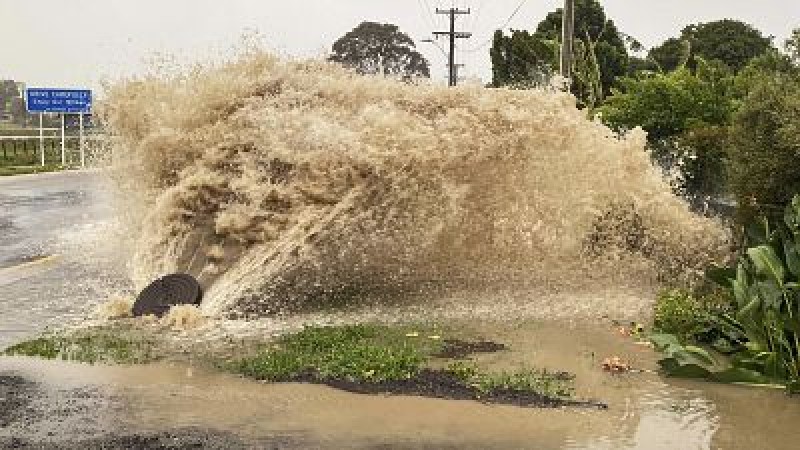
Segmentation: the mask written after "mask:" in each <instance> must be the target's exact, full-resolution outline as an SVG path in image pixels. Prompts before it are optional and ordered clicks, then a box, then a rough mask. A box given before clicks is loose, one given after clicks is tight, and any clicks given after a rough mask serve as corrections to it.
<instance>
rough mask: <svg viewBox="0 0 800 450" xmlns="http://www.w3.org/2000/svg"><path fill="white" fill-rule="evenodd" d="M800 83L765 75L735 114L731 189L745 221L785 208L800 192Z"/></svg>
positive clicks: (731, 146) (791, 79) (730, 151)
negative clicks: (748, 218)
mask: <svg viewBox="0 0 800 450" xmlns="http://www.w3.org/2000/svg"><path fill="white" fill-rule="evenodd" d="M799 133H800V80H798V79H797V78H796V77H794V76H790V75H786V74H774V75H773V76H768V77H764V78H762V79H761V80H760V82H759V83H758V84H757V85H755V86H754V87H753V88H752V89H751V91H750V92H749V94H748V96H747V98H746V99H745V100H744V102H743V104H742V106H741V108H740V109H739V110H738V111H737V113H736V115H735V118H734V122H733V128H732V132H731V139H730V143H731V145H730V150H729V153H730V175H731V185H732V187H733V191H734V193H735V195H736V198H737V200H738V202H739V206H740V207H741V210H742V214H743V218H747V217H752V216H753V215H755V214H762V213H771V212H777V211H780V210H782V208H783V207H784V206H785V205H786V204H787V203H788V202H789V200H790V199H791V198H792V196H793V195H794V194H796V193H798V192H800V139H798V134H799Z"/></svg>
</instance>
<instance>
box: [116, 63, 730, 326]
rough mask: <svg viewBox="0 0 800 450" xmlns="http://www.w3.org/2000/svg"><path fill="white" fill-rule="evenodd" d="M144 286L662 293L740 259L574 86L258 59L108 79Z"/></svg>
mask: <svg viewBox="0 0 800 450" xmlns="http://www.w3.org/2000/svg"><path fill="white" fill-rule="evenodd" d="M103 111H104V112H103V116H104V119H105V121H106V123H107V124H108V126H109V129H110V132H111V135H112V137H113V145H112V148H113V150H112V152H113V154H112V156H113V158H112V159H113V167H114V174H115V178H116V179H117V181H118V186H119V188H120V192H121V193H122V194H123V197H124V198H125V199H126V203H125V208H126V213H127V214H125V216H126V217H128V218H129V220H128V227H129V229H130V230H131V233H132V236H133V238H134V242H135V249H134V250H135V251H134V255H133V258H132V264H131V267H132V276H133V278H134V282H135V284H136V285H137V286H138V287H142V286H144V284H145V283H147V282H149V281H151V280H153V279H155V278H157V277H159V276H161V275H163V274H165V273H168V272H189V273H192V274H194V275H195V276H197V277H198V278H199V279H200V280H201V283H202V284H203V286H204V287H205V290H206V295H205V300H204V304H203V306H202V308H203V310H204V312H205V313H206V314H229V313H243V314H255V315H258V314H265V313H274V312H278V311H283V310H287V309H288V310H295V309H300V308H305V307H306V306H315V305H317V304H319V303H321V302H326V301H330V299H331V298H334V299H336V298H354V297H358V296H363V295H370V296H376V295H377V296H380V295H382V294H386V295H389V294H390V293H391V294H392V295H394V294H395V293H397V292H401V293H407V292H413V291H418V290H420V289H422V287H423V286H437V287H441V288H446V289H454V288H455V289H470V288H471V287H472V286H480V287H481V288H485V287H487V286H494V285H497V286H500V285H502V286H504V288H507V287H508V286H509V285H520V286H527V287H535V288H536V289H538V290H539V291H540V292H546V291H547V290H559V291H560V292H570V291H575V292H578V291H586V290H592V289H607V288H609V287H614V286H620V285H627V286H633V287H643V286H652V285H653V284H654V283H655V282H657V281H658V280H659V279H664V278H670V279H677V278H686V277H692V276H694V275H696V274H697V271H698V270H699V269H700V268H702V267H703V266H704V265H705V264H707V263H708V262H710V261H712V260H715V259H719V258H721V257H723V256H724V254H725V250H726V241H727V236H726V233H725V232H724V231H723V229H722V227H721V226H720V225H719V224H718V223H717V222H716V221H714V220H710V219H705V218H701V217H698V216H696V215H694V214H692V213H690V211H689V209H688V206H687V204H686V203H685V202H684V201H682V200H680V199H679V198H677V197H675V196H674V195H673V194H672V193H671V190H670V187H669V185H668V183H667V182H666V181H665V180H664V179H663V177H662V175H661V174H660V173H659V171H658V170H657V169H655V168H654V167H653V166H652V164H651V162H650V159H649V157H648V155H647V153H646V152H645V151H644V135H643V133H641V132H632V133H630V134H629V135H627V136H625V137H622V138H618V137H616V136H615V135H614V134H613V133H612V132H611V131H610V130H609V129H607V128H606V127H604V126H603V125H602V124H599V123H596V122H592V121H590V120H588V119H587V118H586V113H585V111H580V110H578V109H577V108H576V107H575V101H574V98H573V97H571V96H570V95H568V94H564V93H557V92H549V91H543V90H527V91H514V90H504V89H486V88H484V87H481V86H462V87H458V88H455V89H448V88H445V87H442V86H434V85H429V84H421V85H413V84H406V83H403V82H400V81H395V80H389V79H383V78H373V77H361V76H357V75H355V74H352V73H350V72H348V71H346V70H344V69H342V68H339V67H337V66H334V65H331V64H328V63H324V62H318V61H303V62H296V61H285V60H281V59H278V58H275V57H273V56H271V55H268V54H264V53H259V52H249V53H247V54H246V55H244V56H241V57H239V58H238V59H236V60H234V61H232V62H229V63H225V64H216V65H207V66H197V67H195V68H194V69H192V70H190V71H188V72H187V73H185V74H183V75H180V76H176V75H171V76H149V77H145V78H142V79H138V80H129V81H126V82H122V83H119V84H117V85H116V86H113V87H112V88H111V89H110V90H109V96H108V99H107V101H106V103H105V105H104V109H103Z"/></svg>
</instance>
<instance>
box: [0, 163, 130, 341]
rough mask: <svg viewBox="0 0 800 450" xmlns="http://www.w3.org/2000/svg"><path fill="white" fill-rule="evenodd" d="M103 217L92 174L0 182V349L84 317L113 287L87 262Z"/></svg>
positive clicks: (106, 209) (101, 188) (101, 193)
mask: <svg viewBox="0 0 800 450" xmlns="http://www.w3.org/2000/svg"><path fill="white" fill-rule="evenodd" d="M111 218H112V206H111V194H110V190H109V185H108V184H107V182H106V181H105V177H104V175H103V174H102V173H100V172H92V171H82V172H59V173H49V174H39V175H21V176H12V177H0V348H2V347H5V346H7V345H9V344H11V343H13V342H14V341H17V340H19V339H21V338H23V337H26V336H30V335H33V334H36V333H39V332H41V331H42V330H43V329H44V328H45V327H47V326H51V325H55V324H63V323H64V321H65V320H69V319H70V318H74V317H77V316H79V315H81V314H85V312H86V309H87V307H88V306H89V305H90V304H92V303H93V302H94V303H96V302H97V301H99V300H98V299H99V298H101V297H102V296H103V295H104V293H103V291H104V290H108V289H111V286H110V284H113V283H119V282H120V280H121V278H120V279H118V280H115V281H112V280H111V278H115V277H114V276H109V274H108V273H98V270H100V269H102V271H106V269H107V268H108V264H97V260H96V257H95V254H96V252H95V249H96V248H97V247H101V246H99V245H98V243H100V244H102V239H100V240H98V239H97V236H96V235H97V234H99V233H97V229H98V227H101V226H103V225H104V224H108V223H109V220H111ZM122 284H124V282H122Z"/></svg>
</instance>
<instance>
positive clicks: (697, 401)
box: [0, 322, 800, 450]
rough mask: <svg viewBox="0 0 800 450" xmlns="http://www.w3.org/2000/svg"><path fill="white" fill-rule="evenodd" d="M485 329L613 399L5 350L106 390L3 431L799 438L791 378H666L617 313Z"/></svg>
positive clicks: (460, 440) (69, 385)
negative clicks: (372, 384)
mask: <svg viewBox="0 0 800 450" xmlns="http://www.w3.org/2000/svg"><path fill="white" fill-rule="evenodd" d="M469 326H470V327H472V328H474V327H475V325H474V323H473V324H469ZM478 331H479V332H480V334H482V335H483V336H484V337H485V338H486V339H490V340H493V341H496V342H502V343H504V344H506V345H507V346H508V349H507V350H504V351H499V352H494V353H483V354H477V355H475V356H474V357H475V358H477V359H478V360H479V361H480V363H482V364H483V363H485V364H488V365H489V366H490V367H493V368H495V369H498V370H499V369H503V368H518V367H519V365H520V364H522V365H528V366H530V367H536V368H550V369H559V370H568V371H570V372H572V373H574V374H575V375H576V393H575V396H576V397H577V398H596V399H603V400H604V401H606V402H608V403H609V409H607V410H596V409H592V410H587V409H577V410H576V409H528V408H518V407H513V406H501V405H486V404H481V403H478V402H474V401H452V400H436V399H427V398H421V397H414V396H371V395H359V394H353V393H348V392H344V391H341V390H336V389H332V388H329V387H325V386H317V385H305V384H293V383H287V384H263V383H256V382H252V381H248V380H245V379H241V378H236V377H232V376H229V375H224V374H219V373H214V372H206V371H203V370H200V369H198V368H196V367H194V368H193V367H191V366H187V365H183V364H180V365H178V364H176V365H154V366H137V367H91V366H81V365H68V364H63V363H58V362H39V361H31V360H23V359H6V360H4V361H3V363H4V364H3V369H2V371H3V373H4V374H6V375H8V374H9V373H11V374H14V375H15V376H17V377H22V378H24V379H27V380H30V382H33V383H37V384H38V385H40V386H43V388H42V389H43V390H44V391H47V392H50V394H47V395H50V396H53V395H54V394H53V392H56V393H57V392H62V394H61V395H66V394H63V393H64V392H66V393H69V392H75V391H76V390H77V391H78V392H83V393H84V394H82V395H81V396H82V397H87V398H101V399H104V400H103V401H98V400H96V399H95V400H92V402H93V403H92V404H94V405H95V406H94V407H93V408H94V409H92V410H89V411H83V412H81V410H80V408H78V412H76V413H72V415H73V416H74V415H76V414H77V416H79V417H81V422H80V423H81V424H83V426H82V427H78V428H76V430H83V431H82V433H83V434H80V433H78V434H74V433H73V434H70V435H64V434H56V435H55V436H47V435H46V433H44V432H43V430H50V429H52V428H51V425H50V424H51V422H63V421H65V420H67V422H68V423H70V422H69V419H68V418H66V419H65V417H63V412H62V413H57V412H56V413H52V414H51V413H48V414H39V415H37V416H35V417H37V418H36V420H33V421H29V422H27V423H17V424H16V425H13V424H12V426H11V427H10V428H5V429H3V430H2V431H0V435H2V434H3V433H5V434H6V435H12V436H13V435H15V434H16V435H21V436H25V439H26V440H28V441H29V442H36V441H37V439H38V440H40V441H41V442H57V441H58V440H59V439H65V438H68V439H75V438H76V436H83V437H84V438H85V439H86V440H87V442H102V441H98V440H97V439H101V438H102V436H106V437H107V439H112V438H119V437H120V436H127V437H128V438H131V436H133V437H137V436H138V437H143V436H144V437H147V436H151V437H152V436H163V435H164V433H178V434H180V433H182V432H183V433H185V431H186V430H195V432H197V433H206V434H209V433H210V434H212V435H213V436H217V438H219V436H227V438H228V439H231V440H230V442H233V443H248V445H254V446H256V448H257V444H254V443H258V442H262V443H272V444H273V445H266V444H264V445H265V446H266V447H267V448H385V447H390V448H476V449H477V448H537V449H584V448H585V449H603V448H607V449H620V448H630V449H648V450H650V449H675V448H681V449H712V448H714V449H718V448H719V449H734V450H735V449H748V450H749V449H753V448H769V449H793V448H796V443H797V442H798V439H800V431H798V430H797V428H796V427H794V426H793V424H795V423H796V422H797V420H798V419H800V403H798V402H797V401H796V400H794V399H792V398H790V397H787V396H786V395H785V394H783V393H782V392H780V391H773V390H763V389H754V388H745V387H737V386H726V385H716V384H709V383H699V382H691V381H685V380H683V381H682V380H672V379H663V378H661V377H659V376H658V375H656V374H654V373H652V372H651V370H652V369H654V368H655V358H656V356H657V355H655V354H654V353H653V352H652V350H651V349H649V348H648V347H645V346H642V345H637V344H635V343H634V342H633V340H632V339H631V338H630V337H628V336H621V335H619V334H618V333H617V332H616V330H615V329H614V328H613V327H611V326H608V327H605V326H603V327H597V326H595V327H588V326H578V325H570V324H560V323H536V322H533V323H532V322H519V323H508V322H506V323H502V324H501V323H484V324H483V325H481V328H480V329H479V330H478ZM612 355H614V356H619V357H620V358H621V359H622V360H625V361H626V362H628V363H630V364H631V365H632V366H633V368H634V369H637V371H635V372H631V373H624V374H616V375H612V374H610V373H607V372H604V371H603V370H602V368H601V364H602V360H603V359H604V358H605V357H607V356H612ZM640 370H641V371H640ZM81 396H79V397H81ZM73 397H74V395H73ZM81 401H83V402H86V401H89V400H81ZM79 403H80V402H79ZM41 404H42V405H53V404H56V405H57V404H58V403H57V402H56V403H54V402H52V401H49V402H41ZM97 405H103V406H102V407H99V406H97ZM51 408H57V407H51ZM51 412H52V411H51ZM59 414H61V415H59ZM73 419H74V418H73ZM92 423H94V424H95V427H94V428H93V429H89V430H87V425H86V424H92ZM88 428H92V427H88ZM37 430H38V433H37ZM181 430H183V431H181ZM20 433H21V434H20ZM76 433H77V431H76ZM109 433H111V434H109ZM190 435H191V433H190ZM98 436H100V437H98ZM184 436H186V435H185V434H184ZM92 439H94V441H92ZM131 439H132V438H131ZM187 439H188V438H187ZM0 442H2V440H1V439H0ZM109 442H112V441H109ZM112 448H113V447H112ZM178 448H181V447H178ZM212 448H213V447H212ZM234 448H235V446H234Z"/></svg>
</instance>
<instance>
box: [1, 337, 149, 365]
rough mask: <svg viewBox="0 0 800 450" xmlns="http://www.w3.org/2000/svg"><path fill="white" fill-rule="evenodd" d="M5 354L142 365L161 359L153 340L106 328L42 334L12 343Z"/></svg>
mask: <svg viewBox="0 0 800 450" xmlns="http://www.w3.org/2000/svg"><path fill="white" fill-rule="evenodd" d="M3 354H4V355H8V356H31V357H38V358H44V359H61V360H65V361H74V362H82V363H89V364H96V363H104V364H142V363H146V362H151V361H154V360H156V359H158V356H157V353H156V351H155V343H154V342H153V341H150V340H147V339H142V338H136V337H132V336H126V335H117V334H113V333H111V332H110V331H107V330H104V331H83V332H77V333H73V334H52V335H46V336H41V337H38V338H35V339H31V340H27V341H23V342H20V343H19V344H16V345H13V346H11V347H9V348H7V349H6V350H4V351H3Z"/></svg>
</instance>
